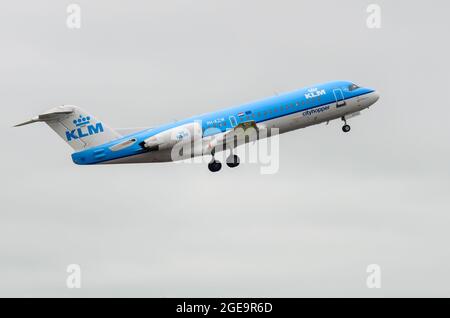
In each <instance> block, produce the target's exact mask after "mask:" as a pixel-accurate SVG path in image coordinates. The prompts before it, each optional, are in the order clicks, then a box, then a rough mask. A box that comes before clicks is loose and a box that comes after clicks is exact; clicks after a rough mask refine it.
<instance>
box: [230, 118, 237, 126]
mask: <svg viewBox="0 0 450 318" xmlns="http://www.w3.org/2000/svg"><path fill="white" fill-rule="evenodd" d="M230 124H231V127H233V128H234V127H236V125H237V121H236V117H234V116H230Z"/></svg>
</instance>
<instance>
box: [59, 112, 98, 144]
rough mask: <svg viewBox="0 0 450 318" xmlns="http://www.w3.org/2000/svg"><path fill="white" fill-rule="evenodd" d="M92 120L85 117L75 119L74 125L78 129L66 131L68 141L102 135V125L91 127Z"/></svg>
mask: <svg viewBox="0 0 450 318" xmlns="http://www.w3.org/2000/svg"><path fill="white" fill-rule="evenodd" d="M90 120H91V117H89V116H86V117H83V116H82V115H80V118H78V119H74V121H73V124H74V125H75V127H76V128H75V129H72V130H70V131H69V130H68V131H66V138H67V141H71V140H74V139H79V138H84V137H88V136H91V135H96V134H99V133H102V132H103V125H102V123H96V124H95V125H91V123H90Z"/></svg>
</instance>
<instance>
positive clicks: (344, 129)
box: [341, 116, 350, 133]
mask: <svg viewBox="0 0 450 318" xmlns="http://www.w3.org/2000/svg"><path fill="white" fill-rule="evenodd" d="M341 119H342V120H343V121H344V126H342V131H343V132H345V133H348V132H349V131H350V125H347V120H346V119H345V117H344V116H343V117H342V118H341Z"/></svg>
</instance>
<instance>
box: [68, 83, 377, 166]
mask: <svg viewBox="0 0 450 318" xmlns="http://www.w3.org/2000/svg"><path fill="white" fill-rule="evenodd" d="M351 85H353V83H352V82H348V81H336V82H329V83H325V84H319V85H313V86H309V87H305V88H302V89H299V90H296V91H294V92H290V93H285V94H281V95H278V96H273V97H269V98H266V99H263V100H260V101H255V102H251V103H247V104H243V105H240V106H236V107H230V108H226V109H223V110H219V111H215V112H211V113H206V114H202V115H198V116H193V117H190V118H186V119H184V120H181V121H177V122H173V123H169V124H165V125H161V126H158V127H156V128H152V129H146V130H143V131H140V132H137V133H133V134H130V135H127V136H123V137H120V138H118V139H116V140H113V141H111V142H108V143H105V144H103V145H100V146H96V147H92V148H89V149H86V150H83V151H80V152H76V153H73V154H72V160H73V162H74V163H76V164H81V165H85V164H95V163H99V162H103V161H108V160H113V159H118V158H123V157H128V156H133V155H137V154H140V153H144V152H147V151H148V150H147V149H145V148H144V147H143V146H142V143H143V142H144V140H146V139H148V138H150V137H152V136H154V135H156V134H158V133H160V132H163V131H166V130H168V129H171V128H174V127H178V126H181V125H184V124H187V123H191V122H195V121H198V122H201V124H202V130H203V136H208V135H212V134H217V133H220V132H224V131H226V130H230V129H232V128H233V126H234V125H233V124H239V123H241V122H246V121H249V120H254V121H255V122H256V123H261V122H265V121H268V120H272V119H275V118H279V117H283V116H287V115H291V114H293V113H297V112H303V111H305V110H308V109H311V108H315V107H319V106H322V105H326V104H330V103H333V102H336V97H335V94H334V93H333V90H336V89H340V90H341V91H342V94H343V96H342V97H343V98H344V99H349V98H353V97H356V96H359V95H364V94H367V93H371V92H373V91H374V90H373V89H369V88H364V87H360V88H357V89H354V90H350V89H349V87H350V86H351ZM321 90H325V91H326V94H324V95H320V98H317V96H316V95H314V92H315V91H318V92H320V91H321ZM311 92H313V95H310V98H307V97H306V96H305V94H311ZM286 106H287V107H286ZM230 117H234V119H235V122H234V120H233V119H230ZM232 121H233V122H232ZM208 128H215V129H208ZM130 138H134V139H136V142H135V143H134V144H133V145H131V146H129V147H126V148H124V149H122V150H118V151H112V150H111V149H110V147H111V146H114V145H117V144H119V143H121V142H124V141H126V140H129V139H130Z"/></svg>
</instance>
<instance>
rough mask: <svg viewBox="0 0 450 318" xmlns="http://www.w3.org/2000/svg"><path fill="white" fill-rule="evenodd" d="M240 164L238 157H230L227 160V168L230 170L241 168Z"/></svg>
mask: <svg viewBox="0 0 450 318" xmlns="http://www.w3.org/2000/svg"><path fill="white" fill-rule="evenodd" d="M239 163H240V160H239V157H238V156H237V155H230V156H229V157H228V158H227V166H228V167H230V168H235V167H237V166H239Z"/></svg>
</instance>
